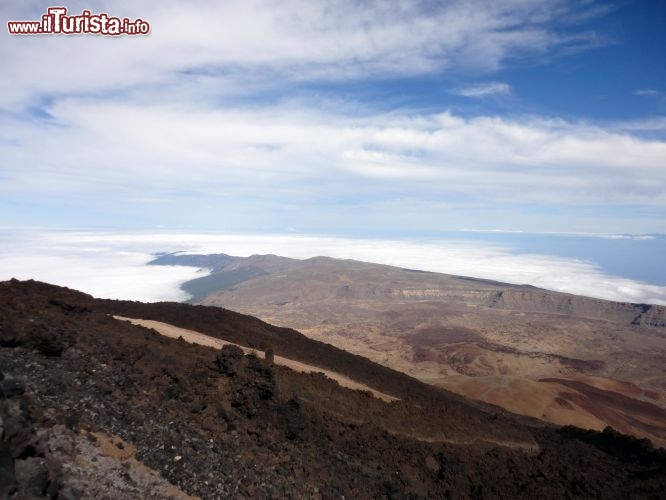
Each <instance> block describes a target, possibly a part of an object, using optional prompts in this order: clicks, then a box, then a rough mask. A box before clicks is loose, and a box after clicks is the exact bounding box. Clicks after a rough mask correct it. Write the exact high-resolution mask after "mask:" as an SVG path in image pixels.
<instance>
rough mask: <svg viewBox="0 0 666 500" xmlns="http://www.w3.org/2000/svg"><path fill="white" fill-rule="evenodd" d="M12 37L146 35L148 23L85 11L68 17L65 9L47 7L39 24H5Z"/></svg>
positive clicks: (12, 22)
mask: <svg viewBox="0 0 666 500" xmlns="http://www.w3.org/2000/svg"><path fill="white" fill-rule="evenodd" d="M7 29H8V30H9V34H11V35H79V34H91V35H105V36H120V35H147V34H148V33H150V24H148V23H147V22H146V21H144V20H143V19H135V20H134V21H130V20H129V19H128V18H126V17H125V18H124V19H120V18H119V17H113V16H109V15H108V14H106V13H104V12H102V13H101V14H93V13H91V12H90V11H89V10H84V11H83V12H82V13H81V14H79V15H76V16H68V15H67V8H66V7H49V8H48V9H47V11H46V14H42V19H41V20H40V21H8V22H7Z"/></svg>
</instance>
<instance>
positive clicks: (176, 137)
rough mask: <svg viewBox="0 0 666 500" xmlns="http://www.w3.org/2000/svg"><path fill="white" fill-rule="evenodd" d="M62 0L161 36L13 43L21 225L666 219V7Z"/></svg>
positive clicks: (659, 226)
mask: <svg viewBox="0 0 666 500" xmlns="http://www.w3.org/2000/svg"><path fill="white" fill-rule="evenodd" d="M499 4H501V5H499ZM49 5H50V4H49V3H48V2H41V1H34V0H29V1H23V2H11V3H10V2H4V3H3V4H2V6H0V17H2V21H3V23H2V24H3V26H4V25H5V23H6V21H9V20H33V19H34V20H37V19H39V18H40V17H41V14H42V13H44V12H45V11H46V9H47V8H48V7H49ZM66 6H67V7H68V8H69V9H70V12H73V13H79V12H81V11H82V10H83V9H84V8H85V9H89V10H91V11H93V12H94V13H96V12H102V11H105V12H108V13H109V14H111V15H116V16H119V17H129V18H139V17H140V18H142V19H144V20H146V21H148V22H149V23H150V24H151V29H152V31H151V34H150V35H148V36H146V37H132V38H130V37H119V38H110V37H109V38H107V37H100V36H93V35H81V36H71V37H65V36H35V37H20V36H10V35H9V34H8V33H6V32H5V34H4V35H1V36H2V38H3V40H2V43H0V64H1V67H2V68H3V69H2V71H1V72H0V225H2V226H43V227H44V226H45V227H52V228H63V227H64V228H66V227H77V228H90V229H94V228H118V229H123V228H126V229H129V228H155V227H163V228H187V229H216V230H228V231H250V232H271V233H276V232H277V233H280V232H299V233H317V234H338V235H360V236H386V235H390V236H391V237H399V236H401V235H408V236H411V235H437V234H440V233H442V232H444V231H452V230H459V229H466V228H472V229H511V230H523V231H560V232H602V233H666V56H665V54H666V52H665V51H664V48H665V47H666V30H664V28H663V27H664V26H666V4H664V2H662V1H660V0H640V1H639V0H637V1H628V0H626V1H625V0H623V1H615V2H595V1H575V2H569V1H563V0H544V1H527V0H509V1H506V2H490V1H480V0H477V1H474V0H472V1H469V0H468V1H462V0H460V1H457V0H454V1H422V2H418V1H413V2H404V1H392V0H383V1H371V0H366V1H362V2H361V1H351V0H327V1H317V0H310V1H305V0H286V1H283V2H272V1H268V0H250V1H244V2H240V1H237V2H236V1H228V2H218V1H212V0H211V1H205V0H195V1H191V2H177V1H175V0H166V1H163V2H159V3H156V2H148V1H130V0H120V1H114V2H98V1H94V0H91V1H86V2H84V1H80V0H75V1H72V2H68V3H66Z"/></svg>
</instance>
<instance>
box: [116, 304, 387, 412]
mask: <svg viewBox="0 0 666 500" xmlns="http://www.w3.org/2000/svg"><path fill="white" fill-rule="evenodd" d="M113 317H114V318H115V319H118V320H121V321H129V322H130V323H132V324H134V325H139V326H143V327H146V328H152V329H153V330H155V331H156V332H158V333H159V334H161V335H164V336H165V337H171V338H174V339H177V338H181V337H182V339H183V340H185V341H186V342H189V343H191V344H199V345H203V346H206V347H212V348H213V349H222V347H223V346H225V345H235V346H237V347H240V348H241V349H242V350H243V352H245V354H254V355H256V356H257V357H259V358H264V357H265V353H263V352H261V351H257V350H256V349H252V348H250V347H244V346H242V345H238V344H234V343H233V342H228V341H226V340H222V339H218V338H216V337H211V336H210V335H205V334H203V333H201V332H197V331H195V330H188V329H185V328H180V327H177V326H174V325H171V324H169V323H162V322H161V321H154V320H148V319H135V318H126V317H124V316H113ZM274 362H275V364H276V365H281V366H286V367H287V368H290V369H292V370H294V371H297V372H301V373H323V374H324V375H325V376H326V377H328V378H330V379H331V380H335V381H336V382H337V383H338V384H340V385H341V386H342V387H347V388H348V389H354V390H357V391H369V392H371V393H372V395H373V396H375V397H376V398H378V399H382V400H384V401H388V402H390V401H397V400H398V398H396V397H393V396H390V395H388V394H385V393H383V392H380V391H377V390H375V389H372V388H371V387H368V386H367V385H365V384H362V383H360V382H357V381H355V380H352V379H350V378H349V377H347V376H345V375H342V374H341V373H337V372H334V371H331V370H327V369H324V368H320V367H318V366H313V365H308V364H306V363H302V362H300V361H296V360H294V359H289V358H285V357H283V356H275V357H274Z"/></svg>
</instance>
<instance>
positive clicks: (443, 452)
mask: <svg viewBox="0 0 666 500" xmlns="http://www.w3.org/2000/svg"><path fill="white" fill-rule="evenodd" d="M129 313H131V314H133V315H135V316H140V317H144V318H147V317H152V318H153V319H155V320H159V321H163V322H169V321H171V322H178V324H179V326H181V327H190V328H192V327H194V326H195V325H196V327H197V328H198V329H199V330H202V331H203V332H205V333H208V334H210V335H216V336H218V337H220V338H226V339H227V340H235V341H237V342H241V343H243V345H245V346H248V347H249V346H250V344H255V346H256V343H257V342H259V341H261V342H263V343H264V347H263V348H264V349H270V350H271V351H272V350H273V346H274V351H275V354H276V355H277V354H282V355H289V356H291V357H292V358H295V359H305V358H308V359H310V360H319V362H321V363H322V364H328V365H329V366H336V367H337V368H338V369H343V368H344V366H349V367H351V368H350V370H349V371H348V373H349V374H350V376H353V377H356V378H359V379H362V380H363V381H364V382H366V383H368V384H369V385H372V384H376V383H382V384H383V387H382V389H384V390H385V391H387V392H392V393H393V394H395V395H398V396H399V397H400V398H401V400H400V401H397V402H393V403H387V402H384V401H382V400H379V399H377V398H374V397H372V396H371V395H370V394H368V393H367V392H359V391H353V390H349V389H344V388H342V387H340V386H339V385H337V384H336V383H335V382H333V381H331V380H329V379H327V378H326V377H324V376H323V375H321V374H301V373H296V372H294V371H292V370H290V369H288V368H284V367H281V366H275V365H273V364H272V363H271V362H270V358H271V357H269V359H268V360H263V359H259V358H258V357H257V356H253V355H243V353H242V351H241V350H240V349H237V348H223V349H222V350H221V351H216V350H214V349H210V348H206V347H202V346H197V345H192V344H187V343H185V342H184V341H182V340H179V339H171V338H166V337H163V336H161V335H159V334H158V333H157V332H155V331H152V330H148V329H146V328H142V327H139V326H134V325H131V324H129V323H126V322H123V321H118V320H115V319H113V318H112V317H111V316H110V315H111V314H120V315H123V314H124V315H127V314H129ZM299 339H301V340H302V338H301V337H299V335H298V333H297V332H293V331H291V330H287V329H282V328H277V327H273V326H271V325H268V324H266V323H263V322H261V321H258V320H256V319H254V318H250V317H247V316H243V315H240V314H237V313H232V312H229V311H224V310H222V309H218V308H204V307H195V306H188V305H182V304H168V303H162V304H152V305H150V304H141V303H129V302H114V301H99V300H95V299H92V298H91V297H89V296H86V295H84V294H79V293H77V292H74V291H71V290H67V289H62V288H59V287H52V286H49V285H44V284H40V283H34V282H5V283H0V367H1V368H0V496H2V497H3V498H27V497H33V498H44V497H47V498H91V497H96V496H99V497H106V498H192V497H200V498H219V497H225V498H228V497H240V496H241V495H242V496H243V497H246V498H247V497H257V496H259V497H265V498H284V497H285V496H289V497H293V498H328V497H341V496H344V497H352V498H354V497H356V498H360V497H363V498H370V497H372V498H447V497H455V498H485V497H488V498H491V497H493V498H495V497H509V498H534V497H535V496H538V497H540V498H544V499H547V498H563V497H567V496H585V497H603V498H632V497H636V496H645V497H654V498H656V497H658V496H659V495H660V494H661V493H662V492H663V491H664V488H665V487H666V455H665V453H664V452H663V450H662V451H656V450H655V449H654V448H653V447H652V446H651V445H650V444H649V442H647V441H640V440H637V439H634V438H629V437H626V436H622V435H620V434H618V433H616V432H614V431H612V430H607V431H605V432H603V433H600V432H594V431H581V430H580V429H575V428H570V427H567V428H557V427H554V426H549V425H545V424H543V423H542V422H538V421H535V420H530V419H525V418H523V417H519V416H515V415H511V414H508V413H506V412H503V411H502V410H500V409H498V408H492V407H489V406H487V405H481V404H477V403H470V402H467V401H466V400H464V399H463V398H460V397H457V396H454V395H451V394H449V393H447V392H445V391H441V390H438V389H436V388H433V387H431V386H428V385H425V384H421V383H419V382H418V381H415V380H413V379H409V378H408V377H406V376H405V375H402V374H398V373H395V372H392V371H391V370H388V369H386V368H384V367H378V366H376V365H373V364H372V363H369V362H368V361H367V360H366V361H361V360H358V359H357V357H355V356H351V355H349V354H346V353H343V352H341V351H339V350H337V349H335V348H333V347H331V346H327V345H324V344H320V343H317V342H314V341H312V340H307V339H306V341H305V342H298V340H299ZM267 344H270V345H269V346H267ZM256 347H257V348H259V347H258V346H256ZM364 363H365V364H364ZM356 364H358V365H359V366H357V367H356V368H353V367H354V366H355V365H356ZM373 367H374V368H373ZM377 374H381V376H377ZM581 464H584V466H582V465H581Z"/></svg>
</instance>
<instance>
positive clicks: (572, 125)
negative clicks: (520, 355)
mask: <svg viewBox="0 0 666 500" xmlns="http://www.w3.org/2000/svg"><path fill="white" fill-rule="evenodd" d="M47 109H48V111H49V112H50V113H51V115H52V117H53V121H52V122H50V123H49V122H33V121H26V120H10V119H5V120H4V121H2V122H0V136H1V137H3V138H4V139H5V140H4V141H2V142H0V157H1V158H3V161H2V163H1V164H0V176H1V177H2V178H3V182H2V185H1V186H0V192H2V193H5V194H6V195H8V196H9V195H13V196H28V195H29V196H37V195H42V194H43V195H47V194H50V195H57V196H74V197H88V199H96V198H99V197H100V196H104V198H106V199H112V200H117V201H118V202H122V201H123V200H127V199H133V200H141V199H143V200H146V199H148V200H151V199H152V200H160V199H162V198H164V197H165V196H166V195H168V193H172V192H174V191H178V190H189V191H190V192H193V193H196V194H197V196H198V197H202V198H207V199H209V200H215V199H217V198H218V197H219V196H220V194H221V193H224V195H225V196H229V197H232V198H233V197H236V198H242V197H243V196H245V195H247V194H248V193H252V195H253V196H260V197H263V198H265V199H267V200H273V201H276V202H285V201H286V198H285V193H289V194H290V197H292V196H291V195H297V196H308V197H309V198H310V199H311V200H313V201H315V202H316V200H321V199H323V198H326V197H335V196H343V195H344V196H351V197H353V196H355V195H360V194H367V193H368V190H369V189H375V188H381V190H383V191H384V192H386V193H393V194H395V193H396V192H397V193H400V195H401V196H403V197H411V198H415V199H416V198H422V199H432V200H435V199H439V200H442V199H446V198H448V197H455V196H457V197H461V196H464V197H466V199H467V200H468V201H471V202H473V201H474V200H484V201H493V202H506V201H510V202H512V203H545V204H548V203H551V204H555V205H561V204H570V203H574V204H576V203H604V204H631V203H637V204H641V205H648V206H653V207H656V208H661V209H663V208H664V207H666V141H664V140H658V139H644V138H640V137H639V136H635V135H631V134H630V133H629V132H625V131H621V130H617V129H616V128H612V127H611V128H604V127H602V126H598V125H592V124H586V123H577V122H570V121H565V120H553V119H545V118H539V117H515V118H502V117H497V116H479V117H473V118H463V117H460V116H457V115H454V114H452V113H449V112H445V113H436V114H431V115H416V114H389V115H382V114H374V115H373V114H368V115H365V116H357V115H354V114H353V113H348V112H347V111H346V110H345V108H344V107H342V108H338V109H336V108H333V107H327V106H320V107H314V106H313V107H308V106H302V105H301V104H299V105H290V104H286V105H276V106H267V107H253V108H224V109H215V108H213V109H206V108H202V107H200V106H198V105H196V104H192V103H189V104H186V103H173V104H165V103H155V104H145V103H136V102H133V101H131V100H130V101H128V102H125V103H123V104H120V103H117V102H115V101H112V100H110V101H106V100H99V99H94V100H93V99H85V98H82V99H73V98H71V99H66V100H61V101H57V102H56V103H54V104H53V105H52V106H50V107H48V108H47ZM395 180H400V181H401V182H400V183H396V182H395ZM305 193H307V194H305ZM166 197H167V198H168V196H166ZM368 202H370V203H372V199H368Z"/></svg>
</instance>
